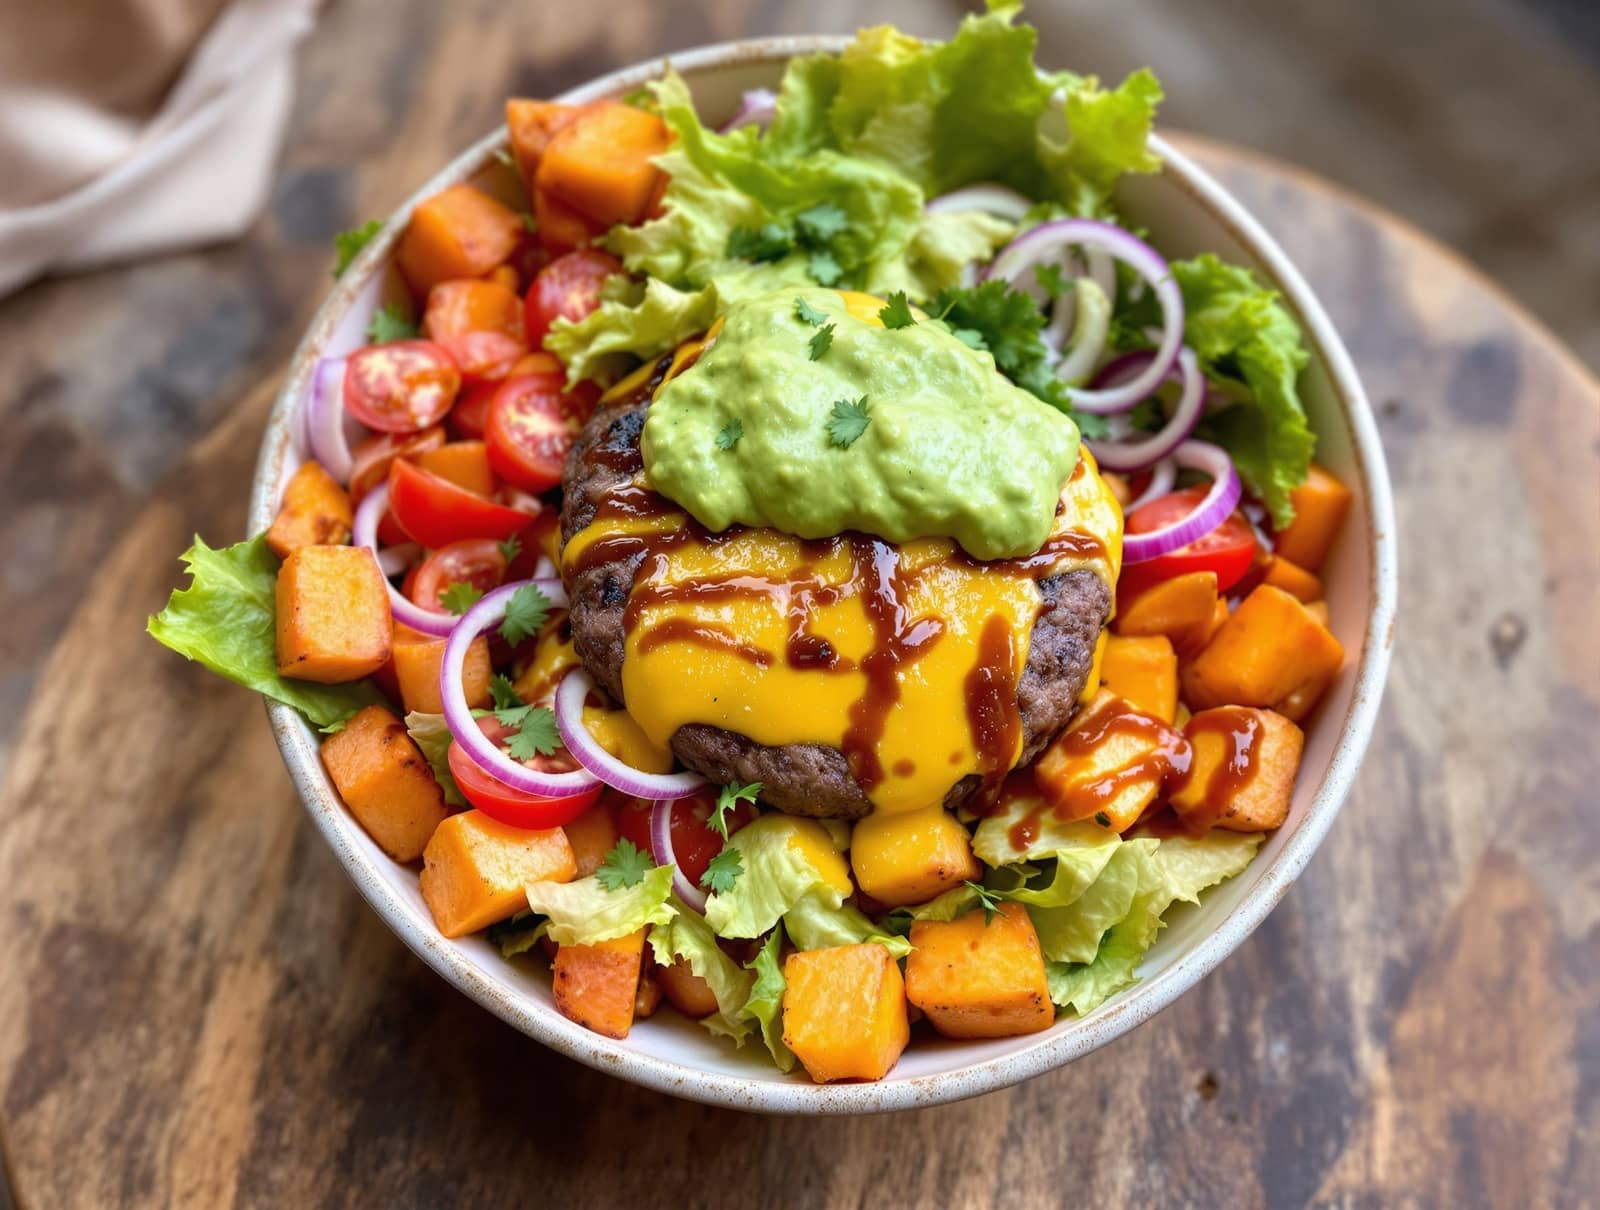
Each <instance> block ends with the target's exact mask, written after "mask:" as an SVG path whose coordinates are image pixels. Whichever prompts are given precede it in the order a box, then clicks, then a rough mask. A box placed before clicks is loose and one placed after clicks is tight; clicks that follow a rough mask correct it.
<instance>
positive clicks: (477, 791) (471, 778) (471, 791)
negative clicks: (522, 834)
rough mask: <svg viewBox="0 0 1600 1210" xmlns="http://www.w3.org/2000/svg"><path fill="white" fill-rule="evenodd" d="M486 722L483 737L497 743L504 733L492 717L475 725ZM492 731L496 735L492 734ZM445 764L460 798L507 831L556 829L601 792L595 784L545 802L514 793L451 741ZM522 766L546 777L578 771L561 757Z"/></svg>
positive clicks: (537, 796)
mask: <svg viewBox="0 0 1600 1210" xmlns="http://www.w3.org/2000/svg"><path fill="white" fill-rule="evenodd" d="M485 722H487V723H489V724H490V726H489V727H484V728H483V730H484V734H485V735H488V736H489V738H490V739H491V740H493V741H495V742H496V743H499V741H500V739H501V737H502V735H503V730H502V729H501V728H500V727H499V724H497V723H495V722H494V719H493V717H492V716H486V717H485V718H481V719H479V720H478V725H479V726H480V727H483V724H484V723H485ZM491 730H492V731H494V732H499V734H491ZM446 760H448V761H449V764H450V774H451V776H452V777H454V778H455V779H456V786H457V787H458V788H459V789H460V790H461V794H462V797H464V798H465V799H466V800H467V801H468V802H470V803H471V804H472V805H473V806H475V807H477V808H478V810H480V811H482V812H483V813H484V814H485V815H487V816H489V818H491V819H495V820H499V821H500V822H501V823H503V824H505V825H506V826H507V827H510V828H558V827H560V826H561V825H562V824H564V823H570V822H572V821H573V820H574V819H576V818H578V816H580V815H582V814H583V813H584V812H585V811H586V810H588V809H589V807H590V806H591V805H592V804H593V803H594V801H595V799H597V798H599V797H600V791H601V790H602V789H604V787H603V786H601V785H600V784H599V783H598V782H597V783H596V784H595V785H593V786H591V787H590V788H589V789H587V790H585V791H583V792H582V793H581V794H571V795H568V796H567V797H566V798H546V797H545V796H544V795H542V794H527V793H524V792H523V791H521V790H514V789H512V788H511V787H510V786H508V785H506V784H505V783H504V782H501V781H498V780H496V779H495V778H493V777H490V776H489V774H487V773H485V772H484V771H483V770H482V769H480V768H479V767H478V764H477V762H476V761H474V760H473V759H472V757H470V756H468V755H467V753H466V752H465V750H463V749H462V747H461V745H460V744H458V743H456V742H454V741H453V740H452V741H451V743H450V750H449V753H448V754H447V756H446ZM522 763H523V764H525V765H527V766H528V767H529V768H530V769H538V770H540V771H542V772H548V773H564V772H568V771H569V770H571V769H573V768H576V767H577V766H576V765H575V764H574V763H572V761H571V760H570V759H563V758H562V757H561V756H537V757H534V758H533V759H532V760H526V761H523V762H522Z"/></svg>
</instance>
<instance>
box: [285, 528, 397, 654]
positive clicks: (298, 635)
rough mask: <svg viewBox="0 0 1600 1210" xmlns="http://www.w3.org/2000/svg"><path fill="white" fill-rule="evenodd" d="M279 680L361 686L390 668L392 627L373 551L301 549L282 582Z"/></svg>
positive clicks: (385, 588)
mask: <svg viewBox="0 0 1600 1210" xmlns="http://www.w3.org/2000/svg"><path fill="white" fill-rule="evenodd" d="M276 596H277V614H278V616H277V646H278V673H279V675H281V676H292V677H295V678H297V679H299V680H302V681H321V682H322V683H323V684H335V683H337V682H340V681H358V680H360V679H361V678H362V677H364V676H369V675H371V674H372V673H374V672H376V671H377V670H378V669H379V668H381V667H383V665H384V664H385V663H386V662H388V659H389V650H390V645H391V643H392V641H393V634H394V622H393V619H392V618H391V617H390V616H389V588H388V585H386V584H385V583H384V580H383V572H382V571H380V570H379V569H378V561H377V559H375V558H373V556H372V552H371V551H370V550H366V549H364V548H362V547H359V546H302V547H301V548H300V549H299V550H297V551H294V552H293V553H291V554H290V555H289V557H288V558H287V559H285V560H284V561H283V566H282V567H280V568H279V569H278V583H277V593H276Z"/></svg>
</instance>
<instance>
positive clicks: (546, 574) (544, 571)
mask: <svg viewBox="0 0 1600 1210" xmlns="http://www.w3.org/2000/svg"><path fill="white" fill-rule="evenodd" d="M556 574H557V573H556V565H555V564H554V563H552V562H551V561H550V556H549V555H540V556H539V561H538V562H537V563H535V564H534V565H533V578H534V579H535V580H553V579H555V577H556Z"/></svg>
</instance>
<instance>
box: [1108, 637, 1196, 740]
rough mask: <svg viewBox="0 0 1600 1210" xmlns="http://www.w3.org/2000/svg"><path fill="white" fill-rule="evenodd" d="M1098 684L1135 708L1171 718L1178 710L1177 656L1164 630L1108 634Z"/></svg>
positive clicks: (1162, 718)
mask: <svg viewBox="0 0 1600 1210" xmlns="http://www.w3.org/2000/svg"><path fill="white" fill-rule="evenodd" d="M1100 684H1101V685H1102V686H1103V687H1104V688H1106V689H1109V690H1110V691H1111V692H1112V693H1115V694H1116V695H1117V696H1118V697H1120V698H1121V699H1122V700H1123V701H1125V702H1127V703H1128V704H1129V705H1131V706H1133V707H1134V708H1135V709H1137V710H1142V711H1143V712H1144V713H1146V714H1148V715H1151V716H1153V717H1155V718H1158V719H1160V720H1161V721H1162V722H1164V723H1170V722H1172V720H1173V718H1174V716H1175V715H1176V714H1177V710H1178V656H1177V653H1176V652H1174V651H1173V650H1172V640H1171V639H1169V638H1167V636H1166V635H1164V634H1151V635H1120V634H1117V635H1110V636H1109V637H1108V638H1107V639H1106V650H1105V655H1104V656H1103V657H1102V658H1101V660H1100Z"/></svg>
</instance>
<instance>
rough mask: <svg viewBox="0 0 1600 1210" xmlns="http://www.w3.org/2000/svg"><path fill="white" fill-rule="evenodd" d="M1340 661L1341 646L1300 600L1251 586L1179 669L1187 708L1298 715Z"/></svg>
mask: <svg viewBox="0 0 1600 1210" xmlns="http://www.w3.org/2000/svg"><path fill="white" fill-rule="evenodd" d="M1343 662H1344V648H1343V647H1342V646H1341V645H1340V644H1339V640H1338V639H1336V638H1334V637H1333V635H1332V634H1331V633H1330V632H1329V631H1328V628H1327V627H1326V626H1324V625H1323V624H1322V623H1321V622H1319V621H1318V620H1317V618H1316V616H1315V615H1314V614H1312V612H1311V611H1310V610H1309V609H1308V608H1307V607H1306V606H1305V605H1304V604H1302V603H1301V602H1299V601H1297V600H1295V599H1294V597H1292V596H1290V595H1289V594H1288V593H1286V592H1284V591H1283V589H1281V588H1274V587H1273V586H1272V585H1271V584H1261V585H1259V586H1257V587H1256V588H1255V589H1254V590H1253V591H1252V592H1251V593H1250V595H1249V596H1247V597H1246V598H1245V599H1244V600H1243V601H1242V602H1241V603H1240V605H1239V608H1237V609H1235V610H1234V611H1233V613H1232V614H1231V615H1230V616H1229V618H1228V620H1227V621H1226V622H1224V623H1223V624H1222V627H1221V629H1219V630H1218V631H1217V633H1216V635H1215V636H1214V637H1213V638H1212V640H1211V642H1210V643H1208V644H1206V647H1205V650H1203V651H1201V652H1200V654H1199V655H1197V656H1196V657H1195V658H1194V660H1193V661H1192V662H1191V663H1189V664H1188V665H1187V666H1186V667H1185V668H1184V669H1183V670H1182V672H1181V673H1180V676H1181V678H1182V681H1183V698H1184V701H1186V702H1187V703H1188V704H1189V707H1190V709H1192V710H1196V711H1199V710H1208V709H1210V708H1211V707H1213V706H1266V707H1268V708H1270V709H1273V710H1276V711H1278V713H1280V714H1283V715H1285V716H1286V717H1288V718H1290V719H1292V720H1294V721H1295V722H1299V721H1300V720H1301V719H1303V718H1305V717H1306V715H1308V714H1310V713H1311V711H1312V709H1313V708H1314V707H1315V706H1316V704H1317V702H1318V701H1319V700H1320V699H1321V697H1322V695H1323V693H1324V692H1326V691H1327V688H1328V686H1329V685H1330V684H1332V683H1333V678H1334V677H1335V676H1337V675H1338V674H1339V666H1340V665H1341V664H1342V663H1343Z"/></svg>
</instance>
